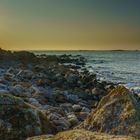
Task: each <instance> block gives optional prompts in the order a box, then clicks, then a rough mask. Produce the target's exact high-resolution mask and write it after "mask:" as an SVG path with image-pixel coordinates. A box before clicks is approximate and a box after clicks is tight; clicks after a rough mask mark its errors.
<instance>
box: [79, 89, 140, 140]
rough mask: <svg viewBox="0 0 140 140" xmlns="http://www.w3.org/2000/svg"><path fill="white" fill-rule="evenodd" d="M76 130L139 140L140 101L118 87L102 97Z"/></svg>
mask: <svg viewBox="0 0 140 140" xmlns="http://www.w3.org/2000/svg"><path fill="white" fill-rule="evenodd" d="M78 128H84V129H87V130H91V131H98V132H106V133H110V134H115V135H128V136H134V137H136V138H138V139H140V101H139V100H138V97H137V96H135V95H134V94H131V93H130V92H129V91H128V90H127V89H126V88H125V87H123V86H118V87H117V88H115V89H113V90H112V91H111V92H110V93H109V94H108V95H107V96H105V97H103V99H102V100H101V101H100V103H99V105H98V107H97V108H96V109H95V111H94V112H92V113H91V114H90V115H89V116H88V118H87V119H86V120H85V121H84V122H83V123H82V124H80V126H79V127H78Z"/></svg>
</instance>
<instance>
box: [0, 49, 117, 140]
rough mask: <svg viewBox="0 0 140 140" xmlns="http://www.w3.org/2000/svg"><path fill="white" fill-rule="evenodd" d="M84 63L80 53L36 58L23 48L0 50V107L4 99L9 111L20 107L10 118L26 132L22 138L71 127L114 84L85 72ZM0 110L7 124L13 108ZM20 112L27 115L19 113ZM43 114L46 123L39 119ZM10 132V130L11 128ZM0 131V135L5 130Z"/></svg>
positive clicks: (85, 114)
mask: <svg viewBox="0 0 140 140" xmlns="http://www.w3.org/2000/svg"><path fill="white" fill-rule="evenodd" d="M66 63H67V64H68V65H65V64H66ZM71 63H73V64H74V65H71ZM85 66H86V59H85V58H84V57H82V56H80V55H77V57H71V55H61V56H56V55H53V56H49V55H48V56H47V55H42V56H40V57H38V56H36V55H35V54H33V53H30V52H26V51H21V52H10V51H4V50H1V51H0V99H1V100H0V102H1V104H2V106H5V105H6V103H7V106H8V107H7V108H9V107H10V109H11V110H12V112H16V111H17V108H18V109H19V111H18V116H16V117H15V121H16V120H19V121H20V122H15V124H13V125H14V128H11V129H16V132H17V131H18V129H19V130H20V131H21V132H22V131H23V132H22V133H25V136H23V138H21V140H22V139H24V138H27V137H29V136H35V135H41V134H46V133H48V132H49V133H50V134H56V133H58V132H61V131H65V130H71V129H73V128H74V127H76V126H78V125H80V124H81V123H82V122H83V121H85V119H86V118H87V117H88V116H89V115H90V113H91V112H93V111H94V110H96V108H97V106H98V105H99V102H100V101H101V100H102V98H103V97H105V96H106V95H108V93H109V92H110V91H111V90H113V89H115V88H116V87H117V86H118V85H117V84H114V83H112V82H109V81H100V80H97V77H96V74H95V73H90V72H89V71H88V69H87V68H86V67H85ZM80 70H82V71H80ZM3 102H4V103H3ZM13 103H14V104H13ZM25 106H26V107H25ZM0 109H2V110H3V111H4V112H5V114H2V116H3V118H2V120H3V121H4V123H12V122H10V121H8V120H9V116H10V118H13V113H12V112H9V110H7V109H5V108H0ZM28 109H29V110H30V111H31V112H30V111H29V110H28ZM36 110H38V111H37V112H36ZM0 111H1V110H0ZM21 112H22V113H21ZM35 112H36V113H35ZM6 113H8V114H6ZM30 113H31V114H30ZM23 114H24V115H25V116H28V117H27V118H26V117H25V118H24V117H22V115H23ZM0 115H1V114H0ZM44 115H45V116H44ZM29 116H30V117H29ZM44 117H45V120H47V122H46V121H45V120H44V119H43V121H45V125H46V126H43V123H42V118H44ZM21 118H23V119H21ZM33 124H34V127H32V125H33ZM18 125H19V126H18ZM22 125H23V126H22ZM27 126H28V127H27ZM42 126H43V127H42ZM46 127H48V128H50V129H49V130H48V129H46ZM29 129H30V131H29ZM10 134H11V135H15V134H14V133H13V132H12V131H10ZM17 134H18V135H20V133H17ZM2 135H3V137H4V136H5V135H6V132H4V133H3V134H2ZM13 137H15V136H13Z"/></svg>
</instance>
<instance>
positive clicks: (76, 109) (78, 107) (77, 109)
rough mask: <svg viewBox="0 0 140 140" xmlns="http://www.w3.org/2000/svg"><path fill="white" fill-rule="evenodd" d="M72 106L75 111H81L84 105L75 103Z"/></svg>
mask: <svg viewBox="0 0 140 140" xmlns="http://www.w3.org/2000/svg"><path fill="white" fill-rule="evenodd" d="M72 108H73V110H74V112H80V111H81V110H82V107H81V106H80V105H76V104H74V105H73V106H72Z"/></svg>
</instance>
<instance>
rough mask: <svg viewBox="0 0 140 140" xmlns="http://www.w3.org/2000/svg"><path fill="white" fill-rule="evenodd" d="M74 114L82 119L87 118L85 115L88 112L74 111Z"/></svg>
mask: <svg viewBox="0 0 140 140" xmlns="http://www.w3.org/2000/svg"><path fill="white" fill-rule="evenodd" d="M75 115H76V117H77V118H78V120H79V121H84V120H85V119H86V118H87V116H88V115H89V113H88V112H76V113H75Z"/></svg>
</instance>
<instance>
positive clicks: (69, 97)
mask: <svg viewBox="0 0 140 140" xmlns="http://www.w3.org/2000/svg"><path fill="white" fill-rule="evenodd" d="M64 96H65V97H66V100H67V101H68V102H71V103H77V102H78V101H79V97H78V96H77V95H75V94H71V93H69V92H67V91H65V92H64Z"/></svg>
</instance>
